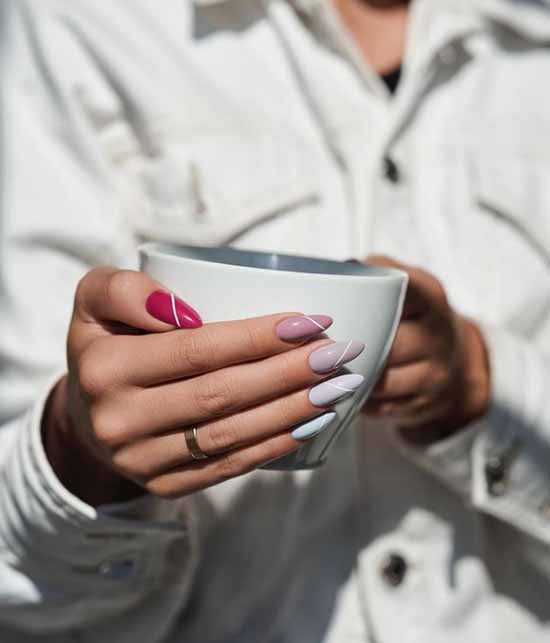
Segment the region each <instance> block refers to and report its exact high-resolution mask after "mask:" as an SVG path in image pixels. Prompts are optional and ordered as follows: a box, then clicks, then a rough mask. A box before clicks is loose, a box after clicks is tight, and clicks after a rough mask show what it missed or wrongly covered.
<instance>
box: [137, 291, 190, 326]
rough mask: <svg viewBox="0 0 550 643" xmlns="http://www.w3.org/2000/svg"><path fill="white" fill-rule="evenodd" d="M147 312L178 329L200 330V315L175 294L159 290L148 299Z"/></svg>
mask: <svg viewBox="0 0 550 643" xmlns="http://www.w3.org/2000/svg"><path fill="white" fill-rule="evenodd" d="M145 308H146V309H147V312H148V313H149V314H150V315H152V316H153V317H155V318H156V319H160V321H163V322H166V323H167V324H171V325H172V326H176V327H177V328H199V327H200V326H202V319H201V316H200V315H199V313H198V312H197V311H196V310H195V309H194V308H191V306H190V305H189V304H186V303H185V302H184V301H183V299H180V298H179V297H176V296H175V295H174V294H173V293H170V292H163V291H162V290H157V291H155V292H154V293H151V294H150V295H149V297H147V302H146V303H145Z"/></svg>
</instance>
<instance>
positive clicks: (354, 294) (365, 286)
mask: <svg viewBox="0 0 550 643" xmlns="http://www.w3.org/2000/svg"><path fill="white" fill-rule="evenodd" d="M139 253H140V262H141V269H142V270H143V271H144V272H146V273H147V274H149V275H150V276H151V277H153V278H154V279H156V280H158V281H159V282H160V283H162V284H163V285H165V286H166V287H167V288H170V289H171V290H173V291H174V293H176V294H177V295H179V296H180V297H182V298H183V299H184V300H185V301H188V302H189V303H190V304H191V305H192V306H193V307H194V308H196V309H197V310H198V311H199V313H200V314H201V316H202V318H203V320H204V321H205V322H212V321H225V320H230V319H243V318H246V317H255V316H258V315H267V314H271V313H277V312H286V311H289V312H295V311H296V312H298V311H299V312H303V313H306V314H312V313H324V314H327V315H330V316H331V317H332V318H333V319H334V323H333V325H332V326H331V327H330V328H329V329H328V331H327V334H328V335H329V337H331V338H333V339H335V340H346V339H357V340H360V341H362V342H364V343H365V345H366V348H365V350H364V351H363V353H362V354H361V355H360V356H359V357H358V358H356V359H355V360H354V361H353V362H351V363H350V364H349V371H352V372H356V373H361V374H362V375H364V376H365V381H364V383H363V385H362V386H361V388H360V389H359V390H358V391H357V392H356V393H355V394H354V395H353V396H351V397H348V398H347V399H344V400H342V401H341V402H339V403H337V404H336V405H335V407H334V410H335V411H336V413H337V417H336V418H335V419H334V421H333V422H332V423H331V425H330V427H329V428H328V429H326V430H325V431H323V432H322V433H321V434H319V435H317V436H315V437H314V438H312V439H311V440H309V441H308V442H306V443H304V445H303V446H302V447H301V448H300V449H299V450H298V451H297V452H295V453H293V454H291V455H290V456H287V457H285V458H280V459H279V460H276V461H274V462H272V463H270V464H269V465H266V468H270V469H308V468H312V467H316V466H319V465H320V464H322V462H323V461H324V460H325V459H326V457H327V455H328V452H329V450H330V447H331V445H332V444H333V442H334V440H335V439H336V437H337V436H338V435H339V434H340V433H341V432H342V431H343V430H344V429H345V428H346V427H347V426H349V424H350V422H351V421H352V419H353V418H354V417H355V415H356V414H357V412H358V411H359V409H360V408H361V406H362V405H363V403H364V402H365V400H366V398H367V397H368V394H369V391H370V390H371V388H372V387H373V385H374V383H375V382H376V379H377V376H378V374H379V372H380V370H381V369H382V367H383V365H384V362H385V360H386V357H387V355H388V353H389V350H390V348H391V345H392V342H393V339H394V336H395V332H396V330H397V326H398V323H399V319H400V316H401V311H402V307H403V301H404V297H405V292H406V288H407V275H406V274H405V273H403V272H401V271H399V270H394V269H391V268H381V267H375V266H363V265H361V264H356V263H353V262H347V263H346V262H337V261H329V260H324V259H313V258H309V257H298V256H289V255H280V254H270V253H264V252H250V251H243V250H236V249H233V248H199V247H190V246H172V245H169V244H160V243H147V244H144V245H142V246H141V247H140V248H139Z"/></svg>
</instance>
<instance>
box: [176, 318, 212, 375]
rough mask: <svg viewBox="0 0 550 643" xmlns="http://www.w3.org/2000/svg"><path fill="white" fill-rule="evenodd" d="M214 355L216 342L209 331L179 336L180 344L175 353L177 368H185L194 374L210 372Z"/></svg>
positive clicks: (203, 330)
mask: <svg viewBox="0 0 550 643" xmlns="http://www.w3.org/2000/svg"><path fill="white" fill-rule="evenodd" d="M180 337H181V339H180ZM214 355H215V348H214V340H213V338H212V332H211V331H210V330H209V329H206V328H204V329H201V331H200V332H191V333H185V334H183V333H179V334H178V343H177V345H176V350H175V353H174V359H175V361H176V362H177V364H176V366H177V367H179V368H181V367H182V366H183V368H187V369H189V370H190V371H192V372H200V371H205V370H208V366H209V364H210V363H211V361H212V357H213V356H214Z"/></svg>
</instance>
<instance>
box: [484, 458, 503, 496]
mask: <svg viewBox="0 0 550 643" xmlns="http://www.w3.org/2000/svg"><path fill="white" fill-rule="evenodd" d="M485 481H486V482H487V489H488V491H489V493H490V494H491V496H502V494H503V493H504V492H505V491H506V467H505V465H504V460H503V459H502V458H499V457H498V456H493V457H491V458H489V459H488V460H487V462H486V463H485Z"/></svg>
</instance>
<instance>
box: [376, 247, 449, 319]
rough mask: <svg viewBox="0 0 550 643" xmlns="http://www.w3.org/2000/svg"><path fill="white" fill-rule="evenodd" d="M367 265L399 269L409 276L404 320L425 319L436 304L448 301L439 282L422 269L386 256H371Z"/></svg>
mask: <svg viewBox="0 0 550 643" xmlns="http://www.w3.org/2000/svg"><path fill="white" fill-rule="evenodd" d="M367 264H372V265H375V266H388V267H390V268H398V269H399V270H403V271H404V272H406V273H407V274H408V275H409V285H408V288H407V295H406V297H405V304H404V306H403V315H402V318H403V319H415V318H418V317H423V316H424V315H426V314H428V313H429V312H430V311H431V310H432V309H433V307H434V304H435V303H437V302H443V301H446V297H445V291H444V289H443V286H442V285H441V283H440V282H439V280H438V279H436V278H435V277H434V276H433V275H432V274H430V273H429V272H427V271H426V270H423V269H422V268H417V267H416V266H411V265H407V264H404V263H401V262H400V261H396V260H395V259H393V258H391V257H387V256H385V255H371V256H370V257H369V258H368V260H367Z"/></svg>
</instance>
